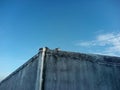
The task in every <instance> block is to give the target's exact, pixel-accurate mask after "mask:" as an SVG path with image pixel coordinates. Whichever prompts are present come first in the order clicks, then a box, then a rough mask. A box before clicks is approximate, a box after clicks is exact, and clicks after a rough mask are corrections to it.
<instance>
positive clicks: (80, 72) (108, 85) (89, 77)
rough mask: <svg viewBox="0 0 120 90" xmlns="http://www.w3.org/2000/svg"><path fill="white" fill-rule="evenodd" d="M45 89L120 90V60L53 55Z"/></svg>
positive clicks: (47, 66)
mask: <svg viewBox="0 0 120 90" xmlns="http://www.w3.org/2000/svg"><path fill="white" fill-rule="evenodd" d="M44 68H45V69H44V70H45V71H44V85H43V86H44V88H43V90H120V58H118V57H109V56H101V55H92V54H91V55H90V54H80V53H70V52H62V51H60V52H49V53H47V55H46V60H45V66H44Z"/></svg>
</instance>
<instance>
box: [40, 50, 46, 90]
mask: <svg viewBox="0 0 120 90" xmlns="http://www.w3.org/2000/svg"><path fill="white" fill-rule="evenodd" d="M45 54H46V48H43V51H42V57H41V70H40V71H41V72H40V89H39V90H42V89H43V76H44V62H45Z"/></svg>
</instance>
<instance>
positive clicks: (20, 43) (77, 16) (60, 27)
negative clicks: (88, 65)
mask: <svg viewBox="0 0 120 90" xmlns="http://www.w3.org/2000/svg"><path fill="white" fill-rule="evenodd" d="M119 30H120V1H119V0H0V78H3V77H5V76H7V75H8V74H9V73H11V72H12V71H14V70H15V69H16V68H18V67H19V66H20V65H22V64H23V63H24V62H26V61H27V60H28V59H29V58H31V57H32V56H33V55H34V54H36V53H37V52H38V49H39V48H40V47H44V46H47V47H49V48H56V47H59V48H61V49H62V50H68V51H75V52H85V53H100V54H107V55H112V54H113V55H117V56H119V55H120V53H119V52H120V46H119V45H120V31H119ZM108 37H110V38H108ZM111 38H112V41H110V40H111ZM106 41H107V42H106ZM115 41H116V42H115ZM101 43H102V44H101ZM86 46H87V47H86ZM112 50H113V51H115V50H116V52H115V53H112V54H111V52H113V51H112ZM102 51H106V52H102ZM116 53H117V54H116Z"/></svg>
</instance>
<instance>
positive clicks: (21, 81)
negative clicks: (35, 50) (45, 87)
mask: <svg viewBox="0 0 120 90" xmlns="http://www.w3.org/2000/svg"><path fill="white" fill-rule="evenodd" d="M37 72H38V57H37V56H35V57H34V58H32V59H31V60H29V61H28V62H27V63H25V64H24V65H22V66H21V67H20V68H19V69H17V70H16V71H15V72H13V73H12V74H11V75H10V76H8V77H7V78H6V79H5V80H3V81H2V82H1V83H0V90H35V88H36V85H37V83H38V81H37Z"/></svg>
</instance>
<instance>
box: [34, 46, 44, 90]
mask: <svg viewBox="0 0 120 90" xmlns="http://www.w3.org/2000/svg"><path fill="white" fill-rule="evenodd" d="M45 53H46V48H43V49H42V52H41V53H39V54H38V68H37V69H38V70H37V79H36V88H35V90H42V89H43V72H44V60H45Z"/></svg>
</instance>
